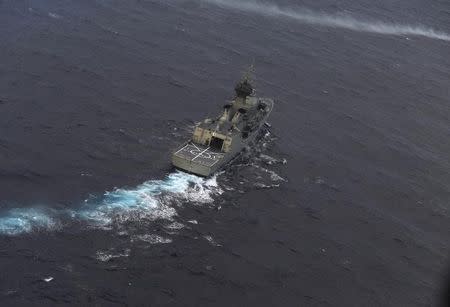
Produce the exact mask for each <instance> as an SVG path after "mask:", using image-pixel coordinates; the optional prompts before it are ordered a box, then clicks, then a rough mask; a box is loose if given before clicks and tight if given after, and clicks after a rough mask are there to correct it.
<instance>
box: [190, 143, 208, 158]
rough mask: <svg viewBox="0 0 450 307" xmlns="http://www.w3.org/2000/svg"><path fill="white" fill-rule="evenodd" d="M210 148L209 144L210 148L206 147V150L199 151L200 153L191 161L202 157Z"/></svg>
mask: <svg viewBox="0 0 450 307" xmlns="http://www.w3.org/2000/svg"><path fill="white" fill-rule="evenodd" d="M208 149H209V146H208V148H206V149H205V150H203V151H202V152H201V153H199V154H198V155H196V156H195V157H194V158H192V160H191V161H194V160H195V159H197V158H198V157H200V156H201V155H202V154H203V153H204V152H205V151H208Z"/></svg>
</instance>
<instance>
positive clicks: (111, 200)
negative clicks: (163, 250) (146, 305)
mask: <svg viewBox="0 0 450 307" xmlns="http://www.w3.org/2000/svg"><path fill="white" fill-rule="evenodd" d="M221 193H222V189H221V188H220V187H219V185H218V183H217V176H214V177H211V178H201V177H198V176H195V175H191V174H186V173H183V172H180V171H177V172H173V173H171V174H169V175H167V176H166V178H165V179H163V180H149V181H146V182H144V183H143V184H141V185H139V186H137V187H135V188H130V189H128V188H121V189H115V190H113V191H109V192H106V193H104V195H102V196H99V197H90V198H88V199H86V200H85V202H84V204H82V205H81V206H79V207H78V208H77V209H70V210H68V209H62V210H56V209H52V208H49V207H42V206H41V207H33V208H13V209H10V210H8V211H7V212H4V213H3V214H0V234H4V235H19V234H23V233H29V232H32V231H42V230H44V231H51V230H59V229H61V228H62V227H64V225H68V224H70V223H71V222H72V223H73V222H81V223H85V224H86V225H87V226H89V227H102V228H108V227H110V226H112V225H114V224H117V223H119V224H121V223H124V222H127V221H143V220H144V221H154V220H169V221H171V220H173V218H174V217H175V216H176V215H177V211H176V209H177V208H178V207H181V206H182V205H183V204H185V203H188V202H192V203H202V204H206V203H212V202H213V201H214V196H216V195H219V194H221Z"/></svg>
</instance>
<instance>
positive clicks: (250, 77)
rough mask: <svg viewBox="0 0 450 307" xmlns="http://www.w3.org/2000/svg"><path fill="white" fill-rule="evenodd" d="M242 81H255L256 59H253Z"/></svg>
mask: <svg viewBox="0 0 450 307" xmlns="http://www.w3.org/2000/svg"><path fill="white" fill-rule="evenodd" d="M242 81H247V82H252V81H255V59H253V61H252V64H251V65H250V66H249V67H248V68H247V70H245V71H244V74H243V76H242Z"/></svg>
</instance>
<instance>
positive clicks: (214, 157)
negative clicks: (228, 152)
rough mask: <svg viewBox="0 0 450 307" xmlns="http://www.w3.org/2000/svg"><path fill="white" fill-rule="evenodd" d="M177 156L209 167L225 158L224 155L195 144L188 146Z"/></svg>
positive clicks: (179, 151)
mask: <svg viewBox="0 0 450 307" xmlns="http://www.w3.org/2000/svg"><path fill="white" fill-rule="evenodd" d="M175 155H177V156H179V157H180V158H183V159H186V160H190V161H192V162H195V163H199V164H203V165H205V166H208V167H212V166H213V165H215V164H216V163H217V162H219V161H220V160H221V159H222V158H223V156H224V155H223V153H220V152H217V151H213V150H211V148H210V147H203V146H200V147H198V146H197V145H195V144H193V143H188V144H186V145H185V146H184V147H182V148H181V149H179V150H178V151H177V152H175ZM194 160H195V161H194Z"/></svg>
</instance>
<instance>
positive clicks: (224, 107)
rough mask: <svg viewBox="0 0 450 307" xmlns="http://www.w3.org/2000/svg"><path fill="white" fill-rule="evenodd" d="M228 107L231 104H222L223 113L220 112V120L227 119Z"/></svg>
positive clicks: (228, 115) (228, 114)
mask: <svg viewBox="0 0 450 307" xmlns="http://www.w3.org/2000/svg"><path fill="white" fill-rule="evenodd" d="M230 108H231V104H226V105H224V106H223V113H222V116H221V117H220V121H222V122H225V121H228V120H229V118H230Z"/></svg>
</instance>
